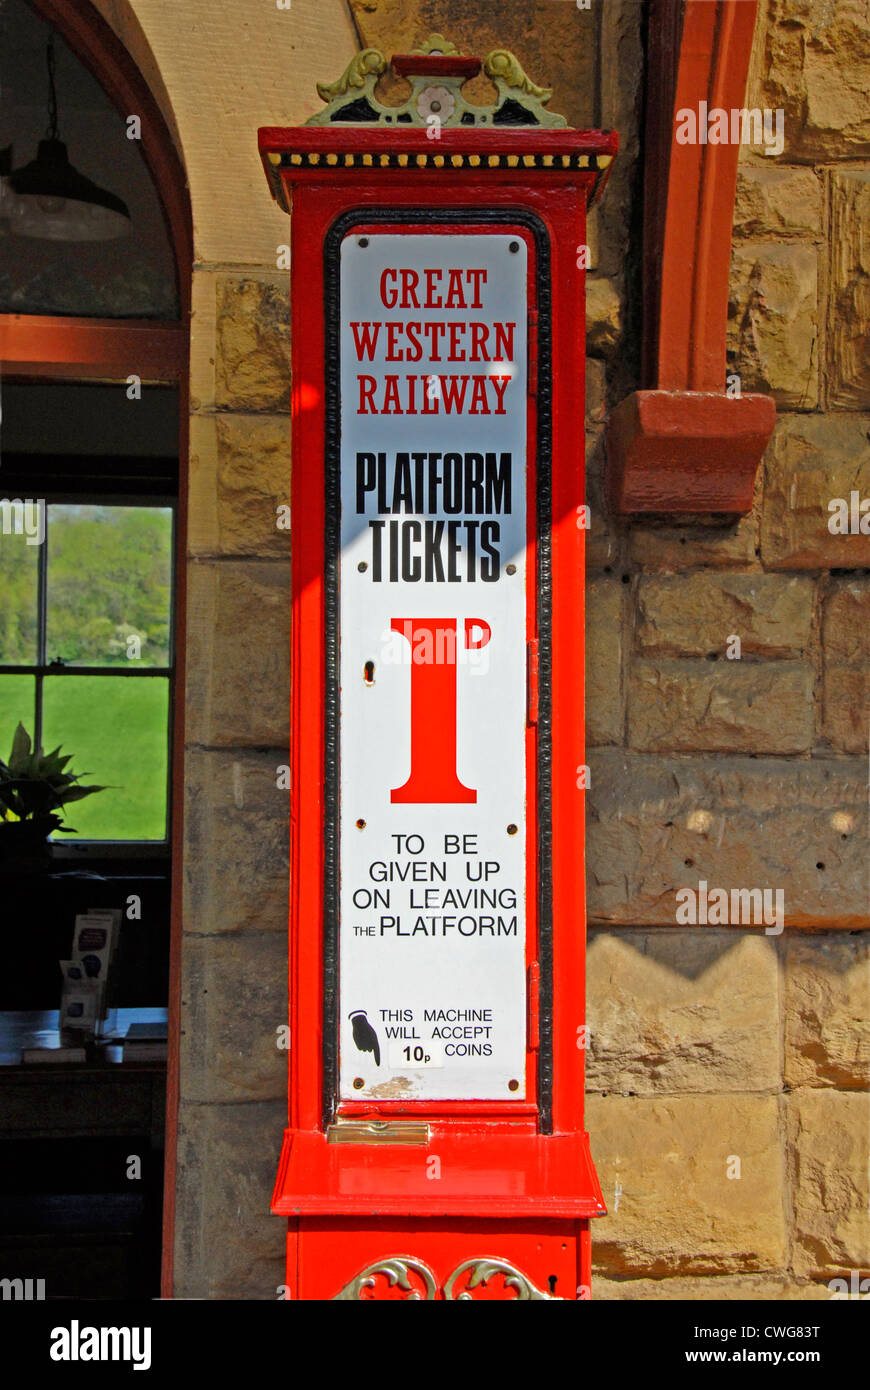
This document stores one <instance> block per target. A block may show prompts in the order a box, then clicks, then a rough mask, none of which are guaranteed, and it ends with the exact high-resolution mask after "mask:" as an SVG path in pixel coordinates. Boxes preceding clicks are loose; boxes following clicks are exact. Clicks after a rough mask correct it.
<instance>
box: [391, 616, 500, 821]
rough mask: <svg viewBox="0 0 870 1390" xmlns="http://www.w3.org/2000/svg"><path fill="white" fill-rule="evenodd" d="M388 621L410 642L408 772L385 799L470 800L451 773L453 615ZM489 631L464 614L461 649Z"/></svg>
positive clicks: (472, 647) (474, 646)
mask: <svg viewBox="0 0 870 1390" xmlns="http://www.w3.org/2000/svg"><path fill="white" fill-rule="evenodd" d="M391 626H392V630H393V632H399V633H401V634H402V636H403V637H404V638H406V639H407V641H408V642H409V643H410V647H411V775H410V777H409V778H408V780H407V782H405V784H404V785H403V786H401V787H394V788H393V790H392V791H391V792H390V801H398V802H409V801H413V802H444V801H462V802H474V801H476V800H477V792H476V791H474V790H473V789H472V788H471V787H466V786H464V785H463V783H462V782H460V780H459V777H458V776H457V772H456V708H457V691H456V619H455V618H393V620H392V624H391ZM475 628H476V629H478V632H479V635H478V636H475V635H474V630H475ZM491 636H492V630H491V628H490V626H489V624H488V623H485V622H484V621H483V619H482V618H466V619H465V646H466V650H468V651H478V650H479V649H480V648H481V647H485V646H486V644H487V643H488V641H489V639H490V637H491Z"/></svg>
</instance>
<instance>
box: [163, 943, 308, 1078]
mask: <svg viewBox="0 0 870 1390" xmlns="http://www.w3.org/2000/svg"><path fill="white" fill-rule="evenodd" d="M182 972H183V973H182V980H183V983H182V990H181V1071H182V1077H183V1093H184V1098H185V1100H188V1101H197V1102H199V1103H207V1102H214V1101H252V1100H280V1099H281V1098H282V1097H285V1096H286V1094H287V1057H288V1052H287V1050H286V1048H284V1049H283V1050H282V1049H279V1047H278V1046H277V1043H278V1036H279V1035H278V1032H277V1029H278V1028H279V1027H280V1026H281V1025H282V1024H286V1020H287V1008H288V1005H287V941H286V938H285V936H284V934H283V932H250V931H246V932H242V933H239V932H235V933H232V934H227V935H224V936H214V935H212V936H193V935H191V934H190V933H185V935H184V940H183V946H182ZM240 1005H242V1007H240Z"/></svg>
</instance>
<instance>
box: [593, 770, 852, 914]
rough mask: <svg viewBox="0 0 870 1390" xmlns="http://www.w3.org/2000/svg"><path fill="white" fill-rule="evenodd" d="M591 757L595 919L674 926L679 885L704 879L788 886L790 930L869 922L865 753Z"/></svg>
mask: <svg viewBox="0 0 870 1390" xmlns="http://www.w3.org/2000/svg"><path fill="white" fill-rule="evenodd" d="M589 761H590V764H591V777H592V784H591V787H590V789H589V791H588V792H587V794H586V799H587V863H586V877H587V904H588V912H589V917H590V921H592V922H600V923H611V924H623V925H640V926H646V925H657V924H662V925H667V926H674V925H675V922H676V901H675V893H676V890H677V889H679V888H683V887H689V888H693V889H695V890H696V891H697V888H698V883H699V881H700V880H701V879H704V880H705V881H706V882H707V883H708V884H709V885H710V886H711V887H713V886H716V887H720V886H721V887H724V888H726V889H728V890H729V891H730V890H731V889H732V888H753V887H758V888H763V887H770V888H773V889H776V888H782V889H783V891H784V894H785V920H786V924H787V927H792V926H817V927H821V926H836V927H851V928H852V929H856V928H862V927H866V925H867V910H866V909H867V850H866V845H867V833H868V828H867V768H866V761H865V760H863V759H861V758H854V759H846V758H836V759H831V760H829V761H826V760H823V759H812V760H807V761H799V762H790V763H789V762H785V761H783V760H782V759H778V758H745V757H743V758H741V757H729V758H717V759H715V760H714V759H710V758H703V757H701V758H650V757H641V756H638V755H637V754H633V753H623V752H621V751H619V750H617V749H602V750H600V751H593V752H591V753H590V755H589ZM844 835H845V839H844V838H843V837H844ZM683 930H686V929H685V928H683Z"/></svg>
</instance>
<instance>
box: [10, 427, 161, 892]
mask: <svg viewBox="0 0 870 1390" xmlns="http://www.w3.org/2000/svg"><path fill="white" fill-rule="evenodd" d="M89 461H90V462H91V464H92V471H91V472H89V473H86V478H85V480H83V481H86V482H87V487H85V486H80V487H76V486H75V473H78V474H79V475H81V473H82V471H84V469H86V468H87V465H88V462H89ZM52 464H53V465H54V467H52ZM110 464H111V465H114V466H115V467H116V468H117V472H113V474H112V475H111V476H110V475H109V474H108V473H107V472H106V471H105V470H106V468H107V466H108V465H110ZM58 465H61V471H60V472H58V471H57V468H58ZM66 469H69V470H70V472H69V473H67V472H66V471H65V470H66ZM125 469H126V470H127V474H126V475H125ZM177 471H178V459H177V458H176V457H171V458H148V457H141V456H133V457H130V458H125V457H123V456H118V455H93V454H77V455H55V454H46V455H38V454H10V455H7V456H6V458H5V459H4V468H3V474H2V475H0V480H2V484H3V486H2V495H3V496H4V497H9V498H28V499H31V500H34V501H35V500H39V501H40V502H41V503H42V504H43V505H44V506H45V507H46V533H45V542H44V543H43V544H42V545H41V546H40V547H39V554H38V588H37V651H36V656H37V660H36V661H35V662H33V663H20V664H15V665H12V664H6V663H4V662H3V661H2V660H0V680H2V679H3V677H4V676H14V675H18V676H32V677H33V679H34V683H35V684H34V706H33V717H34V730H33V741H34V745H35V746H36V747H39V746H40V745H41V744H42V691H43V682H44V680H45V677H46V676H61V675H62V676H64V677H65V678H67V679H74V678H75V677H76V676H98V677H103V676H121V677H122V678H123V679H126V680H148V679H152V678H160V679H164V680H166V681H167V682H168V706H167V719H166V788H165V806H166V818H165V827H164V835H163V838H162V839H159V840H93V839H88V838H86V837H85V836H76V837H75V839H74V840H72V839H71V838H66V837H65V838H63V839H61V838H60V836H58V837H57V838H52V840H51V846H52V858H53V860H54V861H55V862H56V863H59V864H60V863H62V864H63V865H64V866H66V867H69V866H70V864H71V863H76V862H78V863H82V862H84V863H86V864H87V865H88V867H91V866H93V865H95V864H96V863H98V862H100V861H103V860H106V861H111V862H112V863H113V864H115V865H117V861H119V860H128V861H131V862H140V861H148V860H168V859H169V858H170V855H171V851H172V827H173V824H174V821H173V813H174V790H175V788H174V777H173V768H174V754H175V738H174V734H175V727H174V726H175V719H174V710H175V700H176V694H177V677H178V659H177V658H178V654H177V647H176V642H177V630H178V613H177V608H178V542H179V508H180V497H179V493H178V488H177V486H176V487H175V488H174V489H173V487H172V479H173V477H174V478H177ZM129 473H132V474H133V475H134V476H132V477H130V476H129ZM119 475H120V476H119ZM100 476H104V477H105V479H106V489H105V491H103V490H102V489H100V488H99V486H98V481H99V478H100ZM119 482H120V486H118V483H119ZM63 504H67V505H73V506H96V507H100V506H104V507H110V506H128V507H161V508H165V509H167V510H169V511H170V512H171V542H170V584H171V588H170V601H169V665H168V666H149V667H145V668H143V669H141V670H135V669H132V670H130V669H125V668H123V667H118V666H66V665H58V666H55V665H53V664H52V663H51V662H49V660H48V650H47V647H46V640H47V630H46V629H47V595H48V584H47V580H48V534H49V532H48V515H47V509H48V508H49V507H51V506H52V505H63Z"/></svg>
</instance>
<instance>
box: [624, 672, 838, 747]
mask: <svg viewBox="0 0 870 1390" xmlns="http://www.w3.org/2000/svg"><path fill="white" fill-rule="evenodd" d="M628 712H629V742H630V744H631V746H632V747H633V748H637V749H640V750H641V751H644V752H650V753H653V752H665V751H667V752H673V753H691V752H696V751H697V752H701V751H706V752H711V753H712V752H723V753H724V752H728V753H802V752H806V751H807V750H808V749H809V748H810V747H811V746H812V741H813V676H812V669H811V667H810V666H809V665H808V664H804V663H802V662H796V661H788V662H787V661H782V662H775V663H774V662H754V663H750V662H746V661H717V662H703V663H702V662H699V661H635V662H634V664H633V666H632V672H631V679H630V682H629V704H628Z"/></svg>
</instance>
